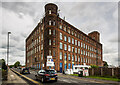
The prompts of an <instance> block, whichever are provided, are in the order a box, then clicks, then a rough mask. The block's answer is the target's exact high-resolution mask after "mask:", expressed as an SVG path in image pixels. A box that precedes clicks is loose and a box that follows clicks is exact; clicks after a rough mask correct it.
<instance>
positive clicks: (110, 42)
mask: <svg viewBox="0 0 120 85" xmlns="http://www.w3.org/2000/svg"><path fill="white" fill-rule="evenodd" d="M5 1H6V2H2V3H0V10H2V11H0V12H1V13H0V17H1V18H0V19H2V20H0V24H1V26H0V31H1V34H0V38H1V40H2V42H1V44H0V59H2V58H4V59H6V56H7V55H6V51H7V50H6V46H7V32H8V31H10V32H11V33H12V34H11V35H10V60H9V64H14V63H15V62H16V61H20V63H21V64H22V65H24V64H25V39H26V38H27V36H28V35H29V34H30V33H31V31H32V30H33V29H34V28H35V26H36V25H37V24H38V22H39V21H40V19H41V18H42V17H43V16H44V6H45V4H47V3H48V2H7V0H5ZM14 1H15V0H14ZM30 1H32V0H30ZM54 3H55V4H57V6H58V9H60V17H61V18H63V17H64V16H65V19H66V21H67V22H69V23H70V24H72V25H73V26H75V27H76V28H78V29H79V30H81V31H83V32H84V33H86V34H88V33H90V32H92V31H99V32H100V42H101V43H102V44H103V60H104V61H107V62H108V64H109V65H118V3H117V2H54Z"/></svg>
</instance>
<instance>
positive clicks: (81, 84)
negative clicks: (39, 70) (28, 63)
mask: <svg viewBox="0 0 120 85" xmlns="http://www.w3.org/2000/svg"><path fill="white" fill-rule="evenodd" d="M13 70H15V71H17V72H20V69H16V68H14V69H13ZM35 74H36V72H35V71H32V70H30V74H24V75H25V76H27V77H29V78H30V79H32V80H34V81H37V82H39V83H40V84H43V85H58V84H59V85H118V83H111V82H108V81H104V80H93V79H85V78H79V77H73V76H69V75H63V74H61V73H58V81H57V82H46V83H42V82H40V81H38V80H36V78H35Z"/></svg>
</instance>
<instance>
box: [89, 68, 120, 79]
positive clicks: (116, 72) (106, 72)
mask: <svg viewBox="0 0 120 85" xmlns="http://www.w3.org/2000/svg"><path fill="white" fill-rule="evenodd" d="M89 75H90V76H107V77H110V76H111V77H116V78H120V68H105V67H104V68H89Z"/></svg>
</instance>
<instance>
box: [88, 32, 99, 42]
mask: <svg viewBox="0 0 120 85" xmlns="http://www.w3.org/2000/svg"><path fill="white" fill-rule="evenodd" d="M88 36H90V37H91V38H92V39H94V40H96V41H97V42H100V33H99V32H98V31H93V32H91V33H89V34H88Z"/></svg>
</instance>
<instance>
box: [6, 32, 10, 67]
mask: <svg viewBox="0 0 120 85" xmlns="http://www.w3.org/2000/svg"><path fill="white" fill-rule="evenodd" d="M9 34H11V32H8V41H7V66H8V61H9Z"/></svg>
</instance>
